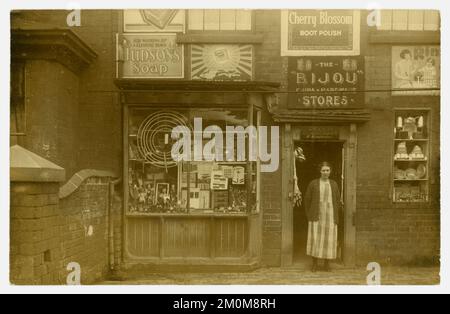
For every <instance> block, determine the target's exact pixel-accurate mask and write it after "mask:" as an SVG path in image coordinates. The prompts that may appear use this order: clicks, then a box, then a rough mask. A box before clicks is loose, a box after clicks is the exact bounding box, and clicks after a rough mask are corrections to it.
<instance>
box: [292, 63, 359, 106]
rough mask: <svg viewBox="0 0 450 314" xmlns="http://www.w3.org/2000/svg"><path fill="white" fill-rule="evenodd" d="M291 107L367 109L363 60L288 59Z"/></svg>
mask: <svg viewBox="0 0 450 314" xmlns="http://www.w3.org/2000/svg"><path fill="white" fill-rule="evenodd" d="M288 71H289V74H288V75H289V77H288V90H289V91H290V93H289V107H291V108H295V109H333V108H339V109H346V108H361V107H363V106H364V93H363V92H362V91H363V90H364V59H363V58H361V57H303V58H289V68H288Z"/></svg>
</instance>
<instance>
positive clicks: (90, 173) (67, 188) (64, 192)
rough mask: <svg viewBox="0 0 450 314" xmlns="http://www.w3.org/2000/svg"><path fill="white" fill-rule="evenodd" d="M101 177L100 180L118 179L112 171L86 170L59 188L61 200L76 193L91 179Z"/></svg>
mask: <svg viewBox="0 0 450 314" xmlns="http://www.w3.org/2000/svg"><path fill="white" fill-rule="evenodd" d="M92 177H100V178H116V177H117V176H116V175H115V174H114V173H113V172H111V171H104V170H95V169H84V170H81V171H79V172H77V173H76V174H74V175H73V177H72V178H71V179H70V180H69V181H67V183H66V184H64V185H63V186H62V187H60V188H59V198H60V199H63V198H66V197H68V196H69V195H71V194H72V193H74V192H75V191H76V190H77V189H78V188H79V187H80V186H81V184H82V183H83V182H84V181H86V180H87V179H89V178H92Z"/></svg>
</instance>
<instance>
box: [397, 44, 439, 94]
mask: <svg viewBox="0 0 450 314" xmlns="http://www.w3.org/2000/svg"><path fill="white" fill-rule="evenodd" d="M440 67H441V51H440V46H435V45H434V46H394V47H392V89H393V93H392V94H393V95H398V96H402V95H439V94H440V91H439V89H440V86H441V84H440V80H441V72H440Z"/></svg>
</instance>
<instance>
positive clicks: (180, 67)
mask: <svg viewBox="0 0 450 314" xmlns="http://www.w3.org/2000/svg"><path fill="white" fill-rule="evenodd" d="M117 40H118V44H117V77H118V78H155V79H161V78H172V79H173V78H183V77H184V50H183V46H182V45H179V44H177V43H176V34H123V35H121V36H118V37H117Z"/></svg>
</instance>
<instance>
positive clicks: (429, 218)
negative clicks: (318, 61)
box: [356, 43, 440, 265]
mask: <svg viewBox="0 0 450 314" xmlns="http://www.w3.org/2000/svg"><path fill="white" fill-rule="evenodd" d="M413 44H414V43H413ZM368 46H369V48H368V49H367V55H366V56H365V59H366V89H368V90H371V89H372V90H373V89H376V90H385V91H383V92H376V93H374V92H371V93H367V94H366V104H367V106H368V107H369V108H370V109H371V111H372V117H371V120H370V121H369V122H367V123H365V124H363V125H360V126H359V127H358V174H357V176H358V178H357V217H356V218H357V219H356V228H357V242H356V244H357V252H356V254H357V261H358V263H359V264H362V265H363V264H366V263H368V262H380V263H393V264H409V263H411V264H431V263H438V262H439V255H440V195H439V184H440V170H439V169H440V134H439V131H438V130H439V129H440V98H439V97H432V96H431V97H426V96H414V97H407V96H392V95H391V93H390V92H389V90H390V89H391V49H392V48H391V47H392V46H391V45H381V44H378V45H370V43H368ZM394 108H429V109H431V123H432V128H433V131H432V132H431V135H432V138H431V143H432V146H431V160H430V163H431V164H430V170H431V171H430V178H431V181H430V185H431V201H430V203H429V204H404V205H400V204H394V203H393V202H392V190H391V186H392V176H393V174H392V158H393V155H392V154H393V128H394V125H395V122H394Z"/></svg>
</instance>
